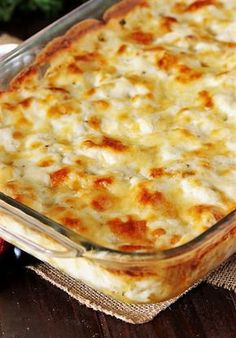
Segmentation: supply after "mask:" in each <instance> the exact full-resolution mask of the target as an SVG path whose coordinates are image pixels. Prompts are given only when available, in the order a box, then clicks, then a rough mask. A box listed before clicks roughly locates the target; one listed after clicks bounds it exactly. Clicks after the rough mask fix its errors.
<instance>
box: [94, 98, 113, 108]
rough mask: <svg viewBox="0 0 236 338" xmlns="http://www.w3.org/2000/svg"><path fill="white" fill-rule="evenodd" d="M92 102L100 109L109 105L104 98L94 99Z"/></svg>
mask: <svg viewBox="0 0 236 338" xmlns="http://www.w3.org/2000/svg"><path fill="white" fill-rule="evenodd" d="M93 104H94V105H95V107H96V108H98V109H101V110H105V109H107V108H109V106H110V104H109V102H107V101H105V100H96V101H94V102H93Z"/></svg>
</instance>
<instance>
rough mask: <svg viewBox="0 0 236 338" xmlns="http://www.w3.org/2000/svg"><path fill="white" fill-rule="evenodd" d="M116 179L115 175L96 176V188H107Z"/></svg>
mask: <svg viewBox="0 0 236 338" xmlns="http://www.w3.org/2000/svg"><path fill="white" fill-rule="evenodd" d="M113 181H114V179H113V177H109V176H107V177H98V178H96V180H95V181H94V186H95V187H96V188H106V187H107V186H109V185H110V184H112V183H113Z"/></svg>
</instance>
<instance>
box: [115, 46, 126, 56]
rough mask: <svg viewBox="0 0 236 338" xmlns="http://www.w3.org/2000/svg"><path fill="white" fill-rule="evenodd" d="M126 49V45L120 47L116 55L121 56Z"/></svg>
mask: <svg viewBox="0 0 236 338" xmlns="http://www.w3.org/2000/svg"><path fill="white" fill-rule="evenodd" d="M126 49H127V45H121V46H120V47H119V49H118V51H117V54H123V53H124V52H125V51H126Z"/></svg>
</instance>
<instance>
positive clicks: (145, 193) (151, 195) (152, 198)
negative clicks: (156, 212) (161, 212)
mask: <svg viewBox="0 0 236 338" xmlns="http://www.w3.org/2000/svg"><path fill="white" fill-rule="evenodd" d="M163 202H165V196H164V195H163V194H162V193H161V192H159V191H153V192H152V191H149V190H148V189H146V188H142V189H141V192H140V194H139V203H141V204H143V205H152V206H157V205H159V204H161V203H163Z"/></svg>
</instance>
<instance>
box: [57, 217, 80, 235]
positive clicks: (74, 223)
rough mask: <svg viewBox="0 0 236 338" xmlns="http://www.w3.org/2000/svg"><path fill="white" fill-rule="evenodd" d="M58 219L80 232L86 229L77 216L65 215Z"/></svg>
mask: <svg viewBox="0 0 236 338" xmlns="http://www.w3.org/2000/svg"><path fill="white" fill-rule="evenodd" d="M60 221H61V222H62V223H63V224H65V225H66V226H68V227H69V228H71V229H74V230H77V231H80V232H84V231H86V227H85V226H84V225H83V224H82V222H81V220H80V219H79V218H76V217H72V216H65V217H63V218H61V220H60Z"/></svg>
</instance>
